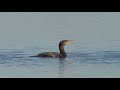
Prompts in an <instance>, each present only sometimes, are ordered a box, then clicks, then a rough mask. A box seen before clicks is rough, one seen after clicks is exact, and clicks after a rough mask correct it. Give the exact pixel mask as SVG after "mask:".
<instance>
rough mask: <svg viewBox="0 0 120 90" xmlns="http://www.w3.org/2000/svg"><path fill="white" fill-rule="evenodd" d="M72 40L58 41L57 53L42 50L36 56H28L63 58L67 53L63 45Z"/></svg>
mask: <svg viewBox="0 0 120 90" xmlns="http://www.w3.org/2000/svg"><path fill="white" fill-rule="evenodd" d="M72 41H73V40H62V41H61V42H60V43H59V50H60V53H57V52H43V53H40V54H38V55H36V56H30V57H54V58H65V57H67V54H66V52H65V50H64V46H65V45H68V44H70V43H71V42H72Z"/></svg>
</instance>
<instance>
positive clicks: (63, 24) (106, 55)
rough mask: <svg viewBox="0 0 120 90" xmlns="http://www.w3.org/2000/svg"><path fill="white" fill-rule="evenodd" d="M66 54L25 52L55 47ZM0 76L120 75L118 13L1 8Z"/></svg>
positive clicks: (69, 76)
mask: <svg viewBox="0 0 120 90" xmlns="http://www.w3.org/2000/svg"><path fill="white" fill-rule="evenodd" d="M65 39H68V40H75V41H74V42H73V43H71V44H70V45H67V46H65V51H66V53H67V55H68V57H67V58H65V59H59V58H38V57H29V56H33V55H37V54H39V53H42V52H47V51H50V52H51V51H53V52H59V49H58V44H59V42H60V41H61V40H65ZM0 42H1V43H0V77H1V78H2V77H5V78H10V77H12V78H14V77H18V78H28V77H32V78H96V77H98V78H116V77H118V78H119V77H120V13H119V12H0Z"/></svg>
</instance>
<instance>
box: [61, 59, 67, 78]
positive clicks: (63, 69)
mask: <svg viewBox="0 0 120 90" xmlns="http://www.w3.org/2000/svg"><path fill="white" fill-rule="evenodd" d="M65 70H66V60H65V58H61V59H60V60H59V77H60V78H64V77H65Z"/></svg>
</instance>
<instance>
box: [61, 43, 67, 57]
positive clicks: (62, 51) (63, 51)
mask: <svg viewBox="0 0 120 90" xmlns="http://www.w3.org/2000/svg"><path fill="white" fill-rule="evenodd" d="M59 50H60V54H61V55H62V56H63V57H66V56H67V54H66V52H65V50H64V45H62V46H60V45H59Z"/></svg>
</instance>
